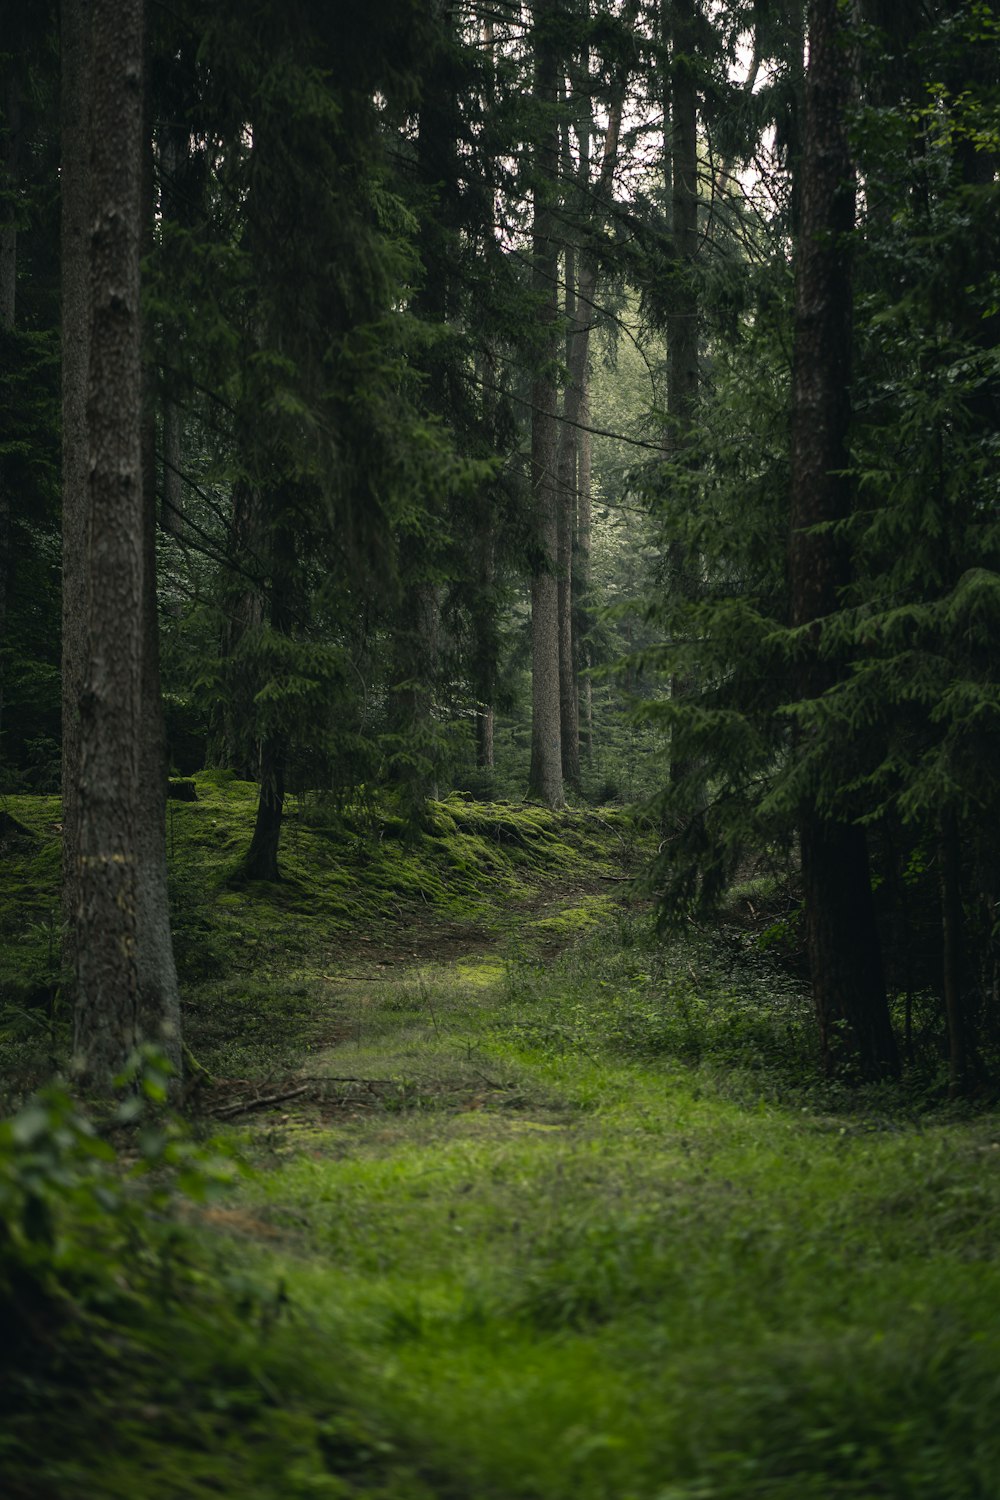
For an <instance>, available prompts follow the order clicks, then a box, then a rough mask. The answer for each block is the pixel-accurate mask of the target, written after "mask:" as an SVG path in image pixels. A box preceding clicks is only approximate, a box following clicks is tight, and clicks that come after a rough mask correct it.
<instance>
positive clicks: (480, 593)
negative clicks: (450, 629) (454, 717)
mask: <svg viewBox="0 0 1000 1500" xmlns="http://www.w3.org/2000/svg"><path fill="white" fill-rule="evenodd" d="M492 520H493V518H492V516H491V515H490V514H489V510H488V508H486V513H485V514H484V515H482V516H481V517H479V526H480V531H479V538H478V541H479V548H478V553H479V576H478V579H477V588H476V607H475V615H474V620H473V629H474V632H475V652H474V661H473V672H474V675H475V680H476V681H475V686H476V693H477V702H476V765H477V766H478V767H479V769H480V770H481V771H492V769H493V730H494V720H495V712H494V707H493V699H494V695H495V691H496V675H497V655H498V650H497V631H496V605H495V602H494V598H493V595H494V590H495V587H496V556H495V554H496V539H495V537H494V535H493V526H492Z"/></svg>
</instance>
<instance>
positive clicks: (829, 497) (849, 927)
mask: <svg viewBox="0 0 1000 1500" xmlns="http://www.w3.org/2000/svg"><path fill="white" fill-rule="evenodd" d="M809 46H810V57H809V72H808V77H807V84H806V117H805V135H804V149H803V156H802V163H801V171H800V190H801V232H800V237H799V242H798V251H797V266H796V281H795V352H794V364H793V376H792V380H793V413H792V454H791V537H790V545H789V580H790V586H791V612H792V623H793V625H795V626H799V627H801V626H804V625H810V624H812V625H813V626H814V631H813V640H812V648H811V649H810V650H809V651H808V653H807V654H803V657H802V664H801V666H800V667H799V670H798V681H797V690H798V694H799V697H800V698H802V699H809V698H816V697H819V696H820V695H821V694H822V693H823V692H824V691H825V690H826V689H827V688H828V687H829V686H830V685H831V682H832V681H833V680H834V678H835V675H836V667H835V666H834V665H833V664H831V662H830V660H829V659H828V658H827V657H824V656H821V655H820V652H819V649H818V634H819V630H820V628H821V627H820V625H819V622H820V621H822V620H823V619H824V618H826V617H828V616H829V615H831V614H833V613H834V611H835V610H836V609H837V608H838V605H839V596H840V591H841V589H842V587H843V586H844V584H845V583H846V582H847V578H848V558H847V555H846V553H845V549H844V545H843V543H842V541H841V540H839V539H838V537H837V536H836V535H835V534H834V533H832V532H831V531H830V530H829V529H825V530H823V531H822V532H821V533H819V534H817V533H816V531H815V528H816V527H818V526H821V525H823V526H826V527H827V528H828V527H829V525H830V523H832V522H837V521H840V520H843V519H844V517H845V516H846V515H847V514H848V512H849V509H850V501H851V495H850V483H849V480H848V479H847V478H846V477H845V470H846V468H847V463H848V458H847V431H848V424H849V420H850V390H849V384H850V374H851V370H850V362H851V322H852V287H851V270H850V247H849V242H848V241H849V236H850V233H851V230H852V228H853V224H854V212H855V187H854V169H853V164H852V161H851V157H850V152H849V148H848V141H847V124H846V121H847V113H848V105H849V98H850V89H849V69H848V56H847V51H846V44H845V35H844V26H843V22H842V20H841V18H840V13H839V6H838V3H837V0H812V3H811V5H810V28H809ZM799 833H800V842H801V854H802V884H803V893H804V898H805V911H806V931H807V938H808V947H809V961H810V968H811V971H812V985H813V995H814V999H815V1004H816V1013H817V1018H818V1021H819V1029H820V1040H821V1045H822V1049H823V1056H824V1060H825V1063H826V1067H827V1069H828V1070H829V1071H830V1072H831V1073H842V1074H845V1075H847V1076H854V1077H857V1076H860V1077H863V1078H885V1077H892V1076H895V1075H896V1074H897V1073H898V1071H899V1060H898V1055H897V1051H896V1043H895V1039H894V1037H893V1034H892V1027H891V1024H890V1021H889V1011H888V1006H887V1003H886V995H885V983H884V980H883V976H882V957H881V946H880V942H879V935H878V930H877V927H876V923H875V911H874V905H873V902H872V894H871V881H870V876H869V868H868V854H867V848H866V843H865V836H864V833H863V831H862V830H861V829H860V828H858V827H857V826H855V825H853V824H850V823H846V822H842V821H838V820H837V819H835V818H831V817H826V816H824V815H823V814H822V813H821V812H820V810H819V809H818V807H817V805H816V800H815V794H813V795H812V796H811V797H810V799H809V800H808V801H806V802H805V803H804V804H803V805H802V807H801V809H800V814H799Z"/></svg>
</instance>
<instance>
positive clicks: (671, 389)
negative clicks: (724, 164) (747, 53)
mask: <svg viewBox="0 0 1000 1500" xmlns="http://www.w3.org/2000/svg"><path fill="white" fill-rule="evenodd" d="M695 45H696V37H695V6H694V0H674V6H673V29H672V36H671V53H670V79H669V88H668V89H667V90H666V94H667V97H668V101H669V107H670V113H669V124H670V140H669V152H668V153H667V154H668V155H669V158H670V222H671V228H672V231H673V246H674V268H675V269H674V276H673V281H672V284H671V299H670V308H669V311H668V313H667V320H666V335H667V417H668V420H669V452H670V456H671V459H672V461H673V464H674V468H675V471H676V470H679V469H680V467H681V466H682V465H683V464H684V463H685V454H686V450H687V449H688V448H689V447H690V442H691V433H692V421H693V417H694V410H695V406H696V404H697V400H698V344H699V339H698V312H699V308H698V289H697V284H696V281H695V269H696V267H695V262H696V259H697V254H698V99H697V91H696V89H695V70H694V52H695ZM680 503H684V502H680ZM669 576H670V585H669V586H670V588H671V589H673V590H674V592H675V593H676V594H677V595H678V596H679V597H680V598H683V599H691V598H693V597H694V595H695V592H696V589H697V581H696V559H694V558H691V557H689V556H688V554H687V552H686V549H684V548H683V546H682V545H681V544H680V543H675V544H674V546H673V547H672V548H671V554H670V557H669ZM695 688H696V684H695V683H694V682H693V681H692V680H691V678H690V677H689V676H682V675H681V674H679V673H674V674H673V676H672V677H671V679H670V696H671V699H674V700H679V699H682V698H684V697H686V696H688V695H689V694H691V693H692V691H693V690H694V689H695ZM698 771H699V768H698V767H697V766H696V765H694V764H692V763H691V762H690V761H686V760H682V759H681V757H680V756H679V755H678V754H677V753H676V752H675V751H674V750H671V756H670V784H671V786H675V787H676V786H679V785H680V784H681V783H682V782H684V781H689V780H693V781H694V783H695V799H696V800H695V805H696V806H700V805H701V802H702V796H701V788H700V787H699V786H698V785H697V779H698Z"/></svg>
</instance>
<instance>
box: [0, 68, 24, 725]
mask: <svg viewBox="0 0 1000 1500" xmlns="http://www.w3.org/2000/svg"><path fill="white" fill-rule="evenodd" d="M15 65H16V62H15V59H9V60H8V66H7V71H6V74H5V75H4V78H3V83H2V88H3V116H2V120H0V128H2V129H3V131H4V137H3V146H2V150H0V194H2V196H0V328H6V329H9V330H13V328H14V324H15V318H16V312H17V196H16V195H17V182H18V165H19V163H18V158H19V154H20V143H21V87H20V80H19V78H18V77H17V73H16V72H15ZM10 526H11V495H10V490H9V488H8V481H7V476H6V475H5V474H4V472H3V469H2V467H0V641H2V640H3V638H4V631H5V628H6V622H7V595H8V592H9V588H10V570H11V553H10ZM0 665H2V664H0ZM3 713H4V678H3V673H2V670H0V754H2V745H3Z"/></svg>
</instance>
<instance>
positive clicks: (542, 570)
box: [528, 0, 563, 807]
mask: <svg viewBox="0 0 1000 1500" xmlns="http://www.w3.org/2000/svg"><path fill="white" fill-rule="evenodd" d="M552 13H553V4H552V0H536V5H535V98H536V100H537V101H538V102H539V103H540V104H541V105H542V106H543V107H544V108H546V109H548V110H549V112H550V118H549V119H547V120H545V121H544V122H543V124H542V126H541V127H540V134H539V139H538V144H537V146H536V150H535V186H534V189H533V203H532V246H531V250H532V273H531V284H532V290H533V291H534V293H535V298H536V305H537V307H538V314H537V316H538V319H539V321H540V322H541V324H542V327H543V330H544V341H543V342H542V345H541V347H540V349H539V353H538V360H539V367H538V370H537V372H536V375H535V378H534V380H533V382H532V386H531V406H532V411H531V489H532V496H533V499H534V512H535V545H536V550H537V557H538V560H537V562H536V564H535V567H534V569H533V572H532V578H531V768H530V771H529V775H528V795H529V796H531V797H537V798H538V799H539V800H540V801H542V802H544V803H545V804H546V805H547V806H548V807H561V806H562V804H563V783H562V746H561V735H560V701H559V584H558V572H557V570H558V557H559V488H558V474H557V465H558V455H559V436H558V426H557V418H558V410H559V407H558V395H557V390H556V380H555V365H556V359H557V352H558V346H557V337H558V335H557V327H556V318H557V311H558V299H557V282H558V275H559V250H558V244H557V241H556V226H555V220H554V215H553V212H552V204H551V199H552V195H553V194H554V192H555V190H556V181H557V177H558V171H559V126H558V122H557V120H556V117H555V105H556V103H557V99H558V93H557V88H558V82H557V64H556V54H555V49H554V39H553V36H552V30H553V26H552V20H553V16H552Z"/></svg>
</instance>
